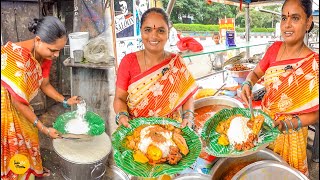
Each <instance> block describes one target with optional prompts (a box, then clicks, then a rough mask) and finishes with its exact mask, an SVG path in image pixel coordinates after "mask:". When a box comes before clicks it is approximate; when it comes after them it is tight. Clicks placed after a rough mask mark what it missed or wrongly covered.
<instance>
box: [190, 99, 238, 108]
mask: <svg viewBox="0 0 320 180" xmlns="http://www.w3.org/2000/svg"><path fill="white" fill-rule="evenodd" d="M215 104H219V105H225V106H230V107H240V108H244V105H243V104H242V103H241V102H240V101H238V100H236V99H234V98H231V97H229V96H211V97H204V98H201V99H197V100H195V101H194V109H199V108H201V107H204V106H209V105H215Z"/></svg>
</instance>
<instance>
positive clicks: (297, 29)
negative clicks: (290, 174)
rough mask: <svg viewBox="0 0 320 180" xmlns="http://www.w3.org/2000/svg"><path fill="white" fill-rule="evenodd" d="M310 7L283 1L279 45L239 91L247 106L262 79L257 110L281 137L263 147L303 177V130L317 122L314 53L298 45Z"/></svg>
mask: <svg viewBox="0 0 320 180" xmlns="http://www.w3.org/2000/svg"><path fill="white" fill-rule="evenodd" d="M311 12H312V2H311V1H310V0H303V1H302V0H299V1H296V0H287V1H285V3H284V5H283V7H282V20H281V32H282V37H283V39H284V42H275V43H274V44H273V45H272V46H271V47H270V48H269V49H268V50H267V52H266V54H265V56H264V58H263V59H262V60H261V61H260V63H259V65H258V66H257V67H256V68H255V69H254V70H253V71H252V72H251V73H250V74H249V75H248V77H247V81H246V82H245V83H244V84H243V86H242V99H244V100H245V101H246V102H248V99H247V97H250V96H252V94H251V89H250V86H251V88H252V86H253V84H254V83H255V82H257V81H258V80H259V79H260V78H261V77H262V76H264V82H265V87H266V94H265V96H264V98H263V100H262V109H263V111H264V112H266V113H267V114H269V115H270V117H271V118H272V119H274V125H275V126H278V128H279V129H280V130H281V131H282V132H283V133H282V134H281V135H280V136H279V137H278V138H277V139H276V141H275V142H274V143H273V144H271V145H270V146H269V147H270V148H271V149H273V150H274V152H276V153H278V154H280V155H281V156H282V157H283V159H284V160H285V161H287V162H288V164H289V165H290V166H292V167H294V168H296V169H298V170H299V171H301V172H302V173H304V174H305V175H307V176H308V174H309V173H308V164H307V155H306V153H307V137H308V125H311V124H314V123H316V122H317V121H318V120H319V66H318V64H319V54H317V53H315V52H312V50H311V49H309V48H308V47H307V46H306V45H305V44H304V41H303V39H304V35H305V32H308V31H310V30H311V29H312V23H313V22H312V15H311Z"/></svg>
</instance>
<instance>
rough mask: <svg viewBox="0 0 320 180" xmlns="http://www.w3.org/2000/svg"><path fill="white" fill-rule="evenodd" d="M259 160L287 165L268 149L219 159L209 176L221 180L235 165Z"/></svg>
mask: <svg viewBox="0 0 320 180" xmlns="http://www.w3.org/2000/svg"><path fill="white" fill-rule="evenodd" d="M261 160H274V161H277V162H280V163H283V164H287V163H286V162H285V161H284V160H283V159H282V158H281V156H279V155H278V154H276V153H274V152H273V151H271V150H269V149H262V150H260V151H258V152H256V153H254V154H251V155H248V156H243V157H235V158H220V159H219V160H218V161H217V162H216V163H215V164H214V165H213V167H212V169H211V174H212V177H213V179H222V178H223V176H224V175H225V174H226V173H227V172H228V171H230V170H232V169H233V168H235V167H236V166H237V165H239V164H242V163H254V162H257V161H261Z"/></svg>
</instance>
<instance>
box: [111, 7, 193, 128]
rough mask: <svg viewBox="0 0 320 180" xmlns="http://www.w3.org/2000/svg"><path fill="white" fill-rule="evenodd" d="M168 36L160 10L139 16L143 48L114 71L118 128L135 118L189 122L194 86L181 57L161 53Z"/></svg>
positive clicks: (126, 58)
mask: <svg viewBox="0 0 320 180" xmlns="http://www.w3.org/2000/svg"><path fill="white" fill-rule="evenodd" d="M168 34H169V21H168V16H167V14H166V13H165V12H164V10H163V9H160V8H150V9H148V10H147V11H146V12H145V13H144V14H143V15H142V18H141V37H142V42H143V44H144V46H145V49H144V50H141V51H138V52H135V53H131V54H128V55H126V56H125V57H124V58H123V59H122V61H121V63H120V65H119V69H118V74H117V82H116V94H115V99H114V110H115V113H116V114H117V115H116V122H117V123H119V125H124V126H126V127H128V126H129V124H128V121H129V119H134V118H137V117H168V118H172V119H176V120H177V121H179V122H181V126H182V127H185V126H186V125H191V124H192V123H193V118H194V114H193V94H194V93H195V92H196V90H197V85H196V82H195V79H194V78H193V76H192V75H191V73H190V72H189V71H188V69H187V68H186V66H185V64H184V62H183V59H182V58H181V56H180V55H177V54H173V53H169V52H166V51H165V50H164V46H165V44H166V42H167V40H168ZM181 108H182V112H183V113H182V114H181V113H180V110H181Z"/></svg>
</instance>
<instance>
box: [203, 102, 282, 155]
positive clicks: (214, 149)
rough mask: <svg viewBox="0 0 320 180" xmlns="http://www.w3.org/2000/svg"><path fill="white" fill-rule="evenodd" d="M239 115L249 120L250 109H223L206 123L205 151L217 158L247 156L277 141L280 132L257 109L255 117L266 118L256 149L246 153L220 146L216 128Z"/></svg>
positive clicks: (231, 147) (269, 118)
mask: <svg viewBox="0 0 320 180" xmlns="http://www.w3.org/2000/svg"><path fill="white" fill-rule="evenodd" d="M237 114H241V115H243V116H244V117H247V118H250V117H251V114H250V110H249V109H247V108H238V107H235V108H232V109H223V110H221V111H219V112H218V113H216V114H215V115H214V116H213V117H211V118H210V119H208V120H207V121H206V123H205V124H204V126H203V129H202V131H201V137H202V139H203V142H204V143H205V151H206V152H207V153H208V154H210V155H213V156H216V157H241V156H247V155H250V154H253V153H255V152H256V151H259V150H260V149H263V148H265V147H267V146H268V145H269V144H270V143H271V142H273V141H274V140H276V138H277V137H278V135H279V134H280V131H279V130H278V129H277V128H274V127H273V121H272V119H271V117H270V116H268V115H267V114H266V113H264V112H263V111H261V110H257V109H255V110H254V115H255V116H257V115H258V114H262V115H263V116H264V118H265V119H264V123H263V125H262V128H261V131H260V134H259V140H258V142H257V144H256V146H255V147H253V148H252V149H249V150H245V151H238V150H236V149H234V147H233V146H232V145H228V146H223V145H220V144H218V138H219V136H220V134H219V133H217V132H216V127H217V126H218V124H219V122H221V121H225V120H227V119H228V118H229V117H231V116H233V115H237Z"/></svg>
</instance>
